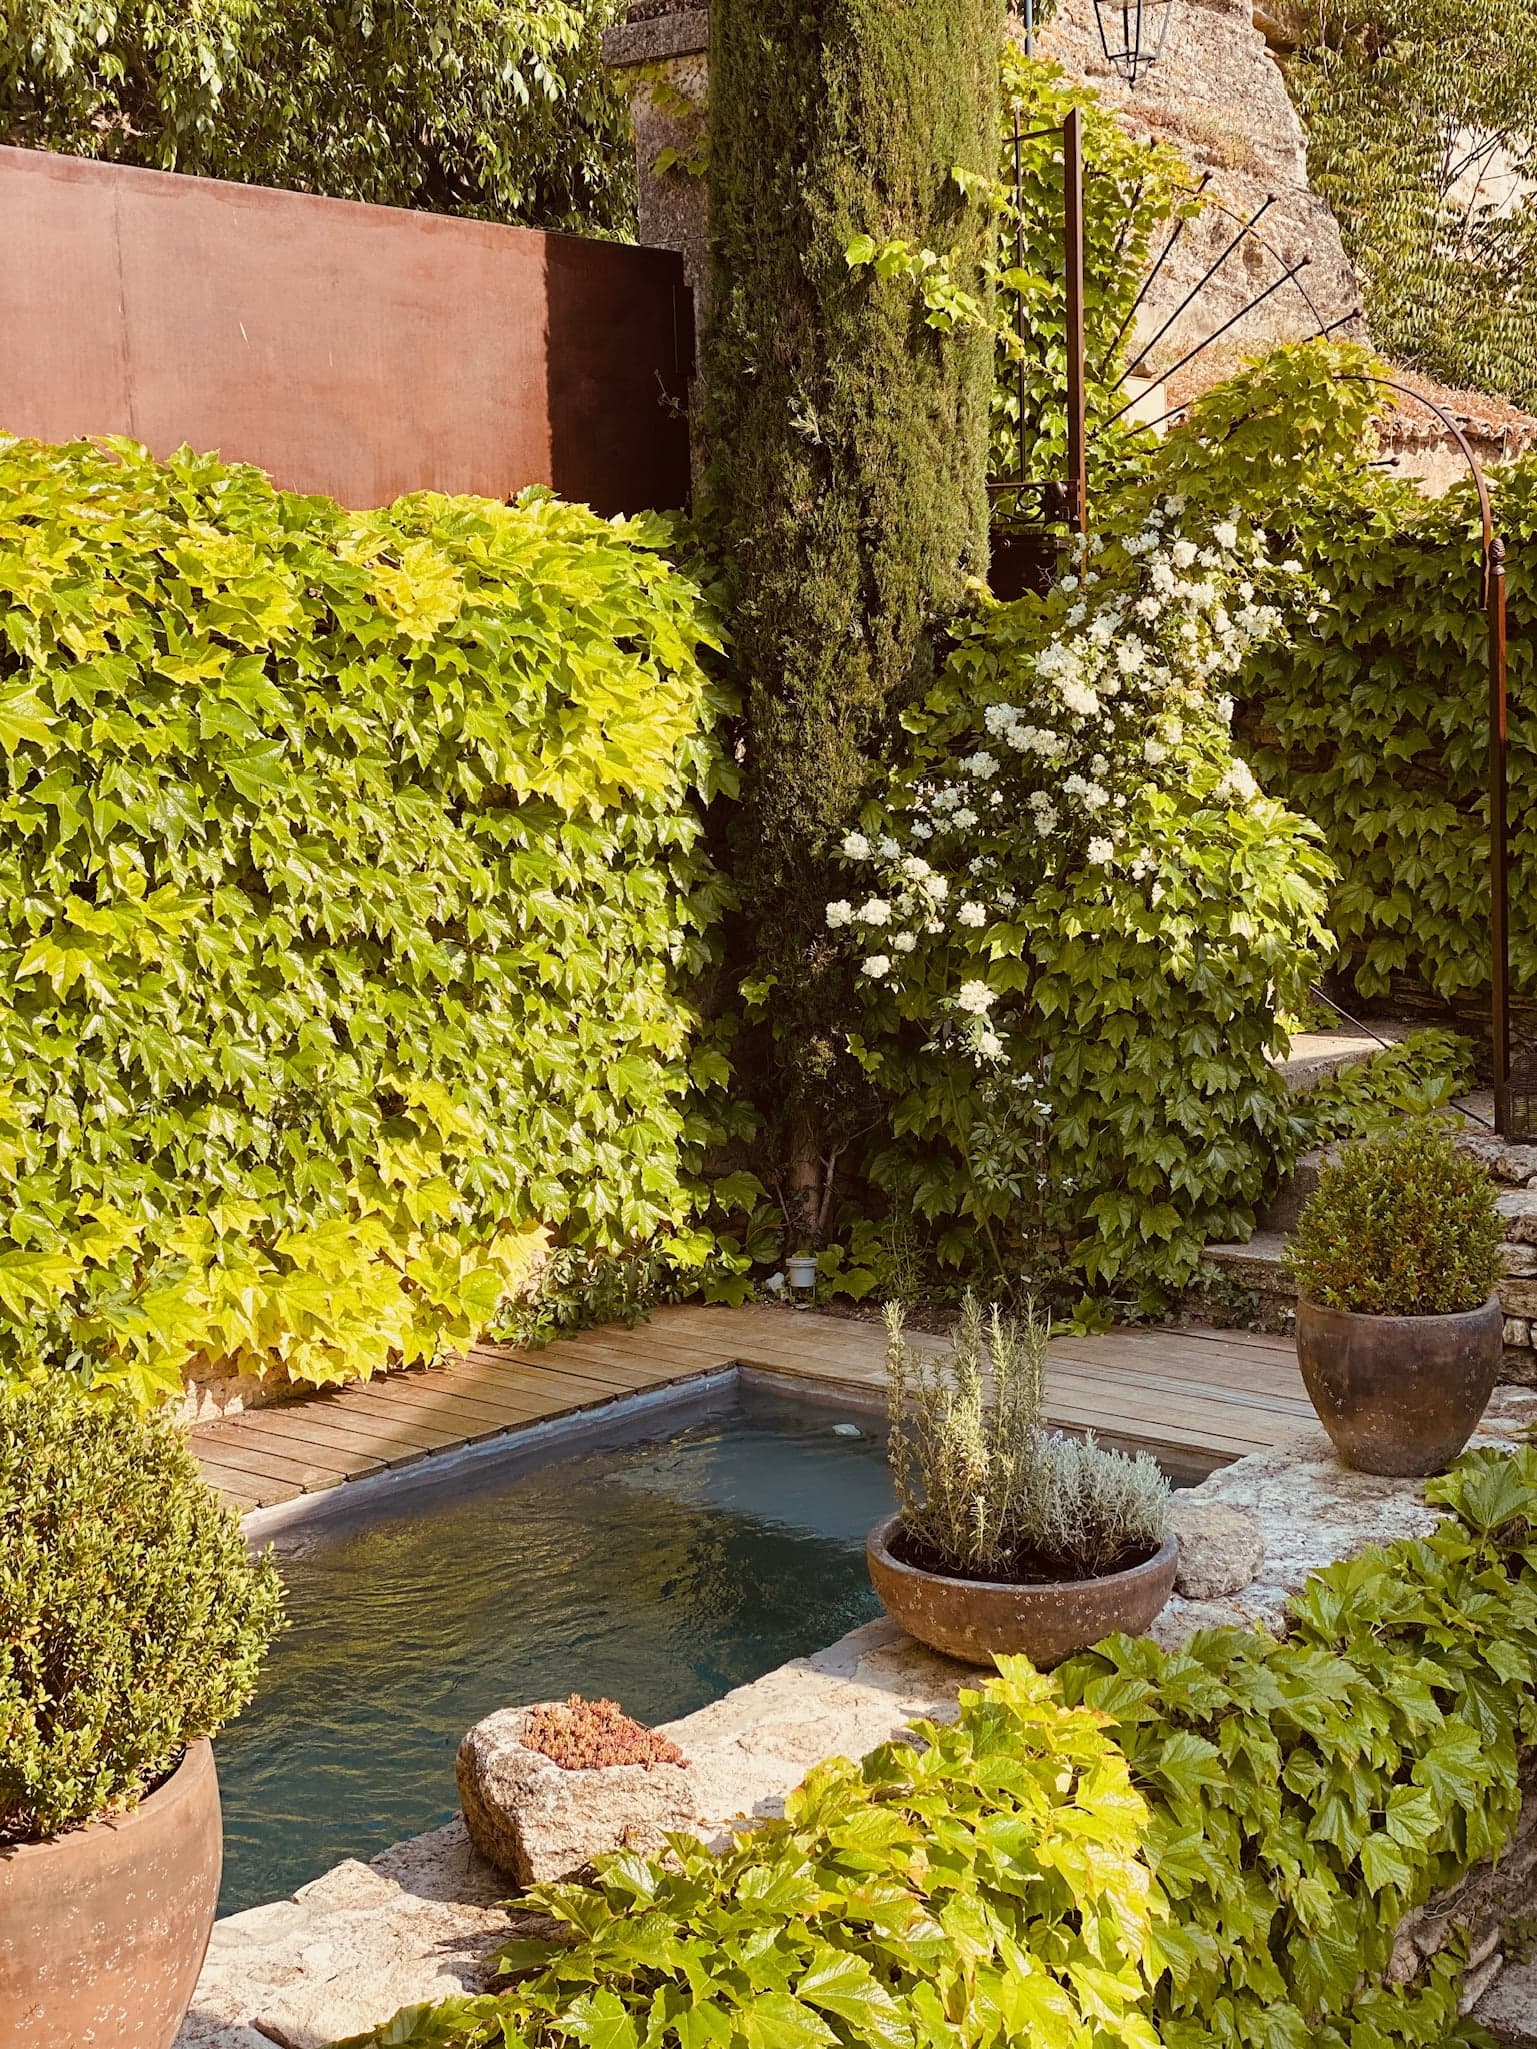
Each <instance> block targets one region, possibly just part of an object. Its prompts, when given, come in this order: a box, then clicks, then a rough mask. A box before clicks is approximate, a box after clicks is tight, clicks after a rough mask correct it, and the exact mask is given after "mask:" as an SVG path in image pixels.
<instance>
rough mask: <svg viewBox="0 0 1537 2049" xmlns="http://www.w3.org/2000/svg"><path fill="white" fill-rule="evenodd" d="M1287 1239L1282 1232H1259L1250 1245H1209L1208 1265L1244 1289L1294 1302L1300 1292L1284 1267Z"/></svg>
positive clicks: (1206, 1255)
mask: <svg viewBox="0 0 1537 2049" xmlns="http://www.w3.org/2000/svg"><path fill="white" fill-rule="evenodd" d="M1285 1251H1286V1239H1285V1236H1284V1235H1283V1233H1281V1232H1280V1231H1256V1232H1255V1234H1254V1236H1253V1237H1252V1238H1251V1239H1250V1240H1249V1242H1248V1244H1247V1245H1208V1246H1207V1248H1206V1254H1205V1257H1206V1264H1207V1265H1208V1266H1211V1267H1215V1268H1216V1270H1217V1271H1218V1273H1220V1274H1223V1275H1225V1276H1226V1277H1227V1279H1228V1280H1230V1281H1236V1282H1237V1284H1238V1285H1239V1286H1240V1287H1242V1288H1252V1289H1253V1290H1254V1292H1255V1294H1257V1295H1268V1296H1270V1297H1272V1298H1273V1299H1275V1300H1277V1301H1281V1302H1295V1301H1296V1299H1297V1289H1296V1286H1295V1284H1294V1282H1293V1281H1292V1279H1291V1276H1290V1275H1289V1274H1288V1273H1287V1271H1286V1268H1285V1265H1284V1264H1283V1259H1284V1254H1285Z"/></svg>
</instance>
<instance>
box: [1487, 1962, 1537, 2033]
mask: <svg viewBox="0 0 1537 2049" xmlns="http://www.w3.org/2000/svg"><path fill="white" fill-rule="evenodd" d="M1476 2017H1477V2019H1478V2020H1480V2021H1481V2022H1482V2023H1483V2025H1484V2026H1485V2027H1486V2028H1488V2029H1489V2031H1490V2033H1491V2034H1492V2035H1493V2036H1494V2037H1495V2039H1496V2040H1497V2041H1499V2042H1502V2043H1504V2044H1506V2049H1537V1962H1534V1963H1529V1964H1507V1965H1506V1966H1505V1968H1504V1970H1503V1971H1501V1973H1500V1975H1499V1977H1498V1978H1497V1979H1496V1981H1495V1984H1494V1987H1493V1990H1492V1991H1489V1992H1486V1993H1485V1994H1484V1996H1483V1998H1482V1999H1481V2000H1480V2001H1479V2002H1478V2007H1477V2016H1476Z"/></svg>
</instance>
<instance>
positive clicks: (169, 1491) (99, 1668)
mask: <svg viewBox="0 0 1537 2049" xmlns="http://www.w3.org/2000/svg"><path fill="white" fill-rule="evenodd" d="M280 1613H281V1589H280V1586H279V1583H278V1576H277V1571H276V1569H275V1567H274V1566H273V1565H272V1564H271V1563H270V1561H268V1560H266V1559H261V1560H257V1559H253V1558H252V1557H251V1555H250V1553H249V1551H248V1550H247V1548H246V1543H245V1539H244V1537H243V1536H242V1535H241V1532H240V1524H239V1521H238V1519H237V1517H236V1516H235V1515H233V1514H232V1513H231V1512H230V1511H229V1510H228V1509H225V1508H224V1507H222V1506H221V1505H220V1503H219V1501H218V1500H217V1498H216V1497H215V1495H214V1493H213V1491H212V1489H211V1488H209V1487H208V1485H207V1484H206V1482H205V1481H204V1480H203V1478H202V1476H201V1475H200V1474H199V1472H198V1469H197V1466H196V1463H195V1462H194V1460H193V1458H192V1454H191V1453H190V1452H189V1451H188V1449H187V1447H186V1444H185V1442H184V1440H183V1439H182V1437H181V1435H180V1433H179V1432H178V1431H176V1430H175V1429H174V1428H172V1427H171V1425H169V1424H167V1423H151V1422H147V1421H145V1420H143V1419H142V1418H140V1417H139V1416H138V1415H136V1414H135V1413H134V1412H133V1410H132V1409H131V1408H130V1406H129V1405H128V1404H127V1403H125V1402H123V1401H122V1400H121V1399H120V1398H117V1397H109V1398H106V1399H103V1398H100V1397H87V1396H84V1395H82V1394H81V1392H80V1391H79V1389H78V1388H77V1387H75V1386H73V1385H72V1384H71V1383H69V1382H65V1381H54V1382H50V1383H48V1384H47V1385H45V1386H43V1387H39V1388H31V1389H17V1388H0V1845H3V1844H5V1843H8V1842H16V1841H23V1842H24V1841H26V1840H27V1839H28V1838H29V1837H32V1836H41V1835H51V1834H53V1833H54V1832H55V1831H57V1830H59V1829H64V1828H70V1827H72V1826H74V1825H75V1824H76V1823H78V1822H84V1821H90V1820H92V1819H94V1818H95V1817H96V1816H98V1815H102V1814H107V1813H110V1812H115V1811H118V1810H121V1809H123V1808H127V1807H131V1806H133V1805H134V1804H135V1803H136V1802H137V1801H138V1799H139V1798H140V1796H141V1795H142V1794H144V1793H146V1792H148V1791H149V1790H150V1789H151V1788H152V1787H153V1786H154V1785H155V1784H156V1783H157V1782H158V1781H159V1780H160V1779H163V1778H164V1777H165V1775H166V1773H167V1772H169V1771H170V1770H172V1769H173V1767H174V1766H175V1765H176V1763H177V1762H178V1760H179V1758H180V1755H181V1752H182V1751H183V1750H184V1749H185V1747H186V1746H187V1744H189V1743H191V1742H193V1741H194V1740H195V1739H196V1738H198V1737H200V1736H211V1735H213V1734H214V1732H215V1731H216V1730H218V1729H219V1728H221V1727H222V1726H223V1725H224V1723H225V1722H227V1721H229V1720H230V1719H231V1717H232V1716H234V1715H237V1714H239V1712H240V1710H241V1709H242V1708H243V1707H244V1706H245V1704H246V1702H247V1701H248V1700H249V1699H250V1696H251V1693H252V1690H253V1689H254V1687H255V1684H256V1674H257V1670H258V1668H259V1666H260V1664H261V1661H262V1658H263V1656H264V1654H265V1652H266V1648H267V1645H268V1642H269V1641H270V1639H271V1637H272V1634H273V1632H274V1630H275V1629H276V1628H277V1627H278V1624H279V1620H280Z"/></svg>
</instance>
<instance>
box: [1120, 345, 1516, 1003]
mask: <svg viewBox="0 0 1537 2049" xmlns="http://www.w3.org/2000/svg"><path fill="white" fill-rule="evenodd" d="M1373 368H1374V365H1373V359H1372V358H1371V357H1370V356H1369V355H1368V354H1367V353H1366V352H1364V351H1363V350H1360V349H1358V348H1354V347H1350V346H1339V345H1334V344H1311V345H1308V346H1305V347H1302V348H1287V349H1277V350H1275V351H1273V352H1272V353H1271V354H1270V355H1268V356H1267V357H1266V358H1265V359H1264V360H1263V362H1261V363H1258V364H1255V365H1251V366H1250V367H1249V368H1248V369H1246V370H1245V371H1244V372H1242V373H1241V374H1240V375H1239V376H1238V377H1236V378H1234V379H1232V380H1230V381H1229V382H1228V383H1226V384H1224V385H1221V386H1218V387H1217V388H1216V389H1215V390H1213V391H1212V392H1210V393H1208V394H1207V395H1206V396H1205V397H1204V398H1203V399H1201V400H1200V401H1199V402H1198V403H1197V405H1196V406H1195V407H1194V408H1193V410H1192V415H1191V419H1190V423H1189V424H1188V425H1187V426H1184V427H1181V428H1180V429H1178V430H1177V431H1176V432H1174V433H1172V434H1170V435H1169V437H1168V439H1167V441H1166V442H1165V443H1164V444H1163V446H1162V447H1161V448H1159V449H1158V450H1157V451H1156V452H1155V453H1154V454H1152V455H1151V457H1150V469H1151V475H1152V479H1153V482H1152V483H1151V484H1150V485H1149V486H1148V488H1161V489H1178V490H1179V491H1181V492H1183V493H1185V494H1186V495H1187V496H1188V497H1189V498H1190V500H1191V503H1192V505H1201V506H1203V507H1206V508H1209V509H1214V508H1218V507H1223V506H1227V505H1230V504H1232V503H1234V502H1235V501H1236V502H1238V503H1241V504H1243V505H1244V506H1245V507H1246V509H1247V510H1248V511H1249V513H1250V515H1251V516H1252V517H1253V518H1254V519H1256V520H1257V521H1259V522H1260V523H1261V524H1263V525H1264V526H1265V527H1266V528H1267V529H1268V530H1269V531H1270V532H1271V533H1272V534H1273V535H1274V536H1275V537H1276V539H1277V542H1278V544H1279V545H1281V546H1284V547H1285V548H1287V549H1289V550H1290V551H1291V552H1292V554H1293V555H1295V556H1296V557H1297V558H1298V559H1299V560H1300V561H1301V563H1302V564H1303V566H1304V567H1305V568H1306V570H1307V571H1308V572H1309V574H1308V576H1307V577H1305V578H1303V579H1300V580H1299V583H1298V585H1297V586H1296V588H1297V591H1298V593H1299V594H1300V595H1299V596H1298V598H1297V599H1296V601H1295V602H1292V603H1286V602H1285V601H1284V600H1283V601H1282V602H1283V605H1284V609H1285V610H1286V611H1287V629H1288V630H1287V632H1286V634H1285V635H1284V636H1283V637H1282V638H1281V639H1279V640H1277V641H1275V642H1272V643H1271V644H1270V645H1268V646H1267V647H1264V648H1260V649H1257V650H1256V651H1255V653H1254V654H1253V655H1252V656H1251V657H1250V658H1249V660H1248V662H1247V663H1246V665H1245V670H1244V673H1243V676H1242V679H1241V683H1240V686H1239V688H1240V693H1241V695H1242V697H1243V699H1244V709H1243V714H1242V718H1241V721H1240V731H1241V733H1242V735H1243V738H1244V739H1245V741H1246V743H1247V744H1248V748H1249V753H1250V759H1251V761H1252V763H1253V767H1254V771H1255V774H1256V775H1257V776H1258V778H1259V780H1260V782H1261V783H1262V785H1263V786H1264V788H1265V789H1266V790H1268V791H1269V792H1271V794H1272V795H1274V796H1276V797H1278V798H1280V799H1282V800H1283V801H1284V802H1286V803H1287V804H1288V805H1289V806H1290V807H1291V808H1292V809H1293V810H1295V811H1299V812H1301V813H1302V814H1303V815H1304V816H1305V817H1308V818H1310V819H1312V820H1314V821H1315V822H1316V824H1317V825H1318V826H1319V827H1320V829H1321V830H1322V832H1323V834H1324V838H1325V843H1326V845H1327V847H1328V850H1329V854H1330V857H1331V859H1332V861H1333V863H1334V865H1335V868H1336V869H1337V871H1338V881H1337V883H1336V885H1335V887H1334V889H1333V891H1332V892H1331V897H1330V905H1329V922H1330V925H1331V928H1332V929H1333V931H1334V933H1335V935H1336V937H1337V939H1338V941H1339V943H1340V945H1341V948H1342V950H1343V953H1344V956H1345V959H1344V967H1345V970H1346V972H1347V974H1348V976H1349V978H1350V980H1351V981H1352V982H1353V984H1354V986H1355V988H1356V990H1357V991H1358V992H1359V993H1360V994H1361V995H1363V996H1366V997H1375V996H1381V995H1384V994H1387V993H1390V992H1391V991H1392V989H1393V987H1394V983H1395V980H1396V979H1397V978H1398V977H1400V976H1402V977H1404V978H1405V979H1406V980H1409V981H1411V982H1413V983H1416V984H1418V985H1419V986H1421V987H1423V988H1426V989H1428V990H1430V991H1431V992H1432V993H1433V994H1434V995H1436V996H1439V997H1442V998H1444V999H1447V1000H1448V1001H1458V1002H1461V1001H1464V1000H1466V1001H1468V1002H1469V1003H1471V1004H1472V1005H1474V1006H1477V1007H1480V1008H1481V1005H1482V999H1483V997H1484V995H1485V993H1486V992H1487V990H1488V986H1489V883H1488V860H1489V851H1488V823H1487V816H1488V814H1487V790H1488V732H1489V728H1488V689H1489V686H1488V642H1487V637H1486V628H1485V620H1484V613H1483V610H1482V602H1481V582H1482V578H1481V555H1480V538H1479V535H1480V529H1479V523H1478V514H1477V506H1476V501H1475V499H1474V495H1473V491H1472V487H1471V485H1467V486H1461V485H1459V486H1457V487H1456V488H1454V489H1453V490H1451V491H1449V492H1448V493H1447V494H1446V495H1445V496H1444V497H1441V498H1439V499H1434V500H1427V499H1426V498H1425V497H1424V496H1422V495H1421V493H1420V492H1419V491H1417V490H1416V489H1415V488H1414V487H1413V486H1412V485H1410V484H1408V483H1405V482H1402V481H1400V480H1397V479H1393V478H1387V477H1384V476H1383V475H1382V473H1381V472H1380V471H1377V470H1374V469H1373V468H1372V467H1371V458H1372V454H1373V442H1372V437H1371V431H1370V430H1371V421H1372V417H1373V415H1374V414H1375V413H1376V412H1378V411H1380V409H1381V407H1382V404H1383V403H1384V397H1383V394H1382V392H1381V391H1380V389H1378V388H1377V387H1375V386H1374V385H1373V383H1372V381H1371V375H1370V373H1371V372H1372V370H1373ZM1490 481H1491V485H1492V488H1493V492H1494V500H1495V512H1496V518H1497V520H1498V523H1499V525H1500V527H1501V529H1502V531H1503V532H1504V535H1505V537H1506V541H1507V548H1508V559H1509V593H1510V693H1511V704H1512V713H1511V747H1510V792H1511V794H1510V817H1511V835H1510V839H1511V850H1512V862H1513V870H1512V872H1513V875H1514V876H1516V877H1519V876H1520V875H1521V874H1522V873H1523V872H1530V864H1531V863H1532V862H1533V861H1537V727H1534V725H1533V721H1532V713H1531V708H1530V707H1531V703H1532V701H1533V700H1532V691H1533V685H1534V680H1537V678H1534V670H1533V661H1534V652H1537V571H1534V567H1533V564H1534V562H1537V545H1534V544H1537V457H1534V456H1530V455H1528V456H1524V457H1522V458H1520V459H1518V460H1516V461H1514V462H1512V463H1509V464H1504V465H1501V466H1500V467H1499V468H1498V469H1496V470H1494V471H1493V472H1492V473H1491V479H1490ZM1533 902H1534V899H1533V897H1532V895H1531V893H1530V892H1529V891H1525V890H1522V889H1521V888H1519V887H1516V888H1514V889H1513V891H1512V903H1511V958H1512V967H1513V976H1514V980H1515V983H1516V985H1517V987H1518V988H1521V989H1524V990H1526V991H1528V992H1531V993H1534V994H1537V916H1534V914H1533V908H1532V906H1533Z"/></svg>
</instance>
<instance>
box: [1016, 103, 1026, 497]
mask: <svg viewBox="0 0 1537 2049" xmlns="http://www.w3.org/2000/svg"><path fill="white" fill-rule="evenodd" d="M1023 144H1024V137H1023V136H1022V135H1021V134H1020V132H1019V108H1018V107H1016V108H1015V109H1014V268H1015V269H1016V270H1018V271H1020V272H1021V273H1023V271H1024V268H1025V159H1024V150H1023ZM1014 332H1015V335H1016V336H1017V338H1018V341H1019V364H1018V369H1019V378H1018V383H1017V388H1016V400H1017V403H1018V406H1019V418H1018V422H1017V428H1018V432H1017V434H1016V437H1015V444H1014V445H1015V448H1016V450H1017V452H1018V455H1019V481H1020V482H1021V483H1022V484H1023V483H1024V481H1025V404H1026V401H1027V399H1028V396H1029V389H1028V383H1029V380H1028V378H1027V376H1026V364H1025V288H1024V286H1023V284H1021V285H1020V286H1019V288H1018V296H1017V302H1016V304H1015V308H1014Z"/></svg>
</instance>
